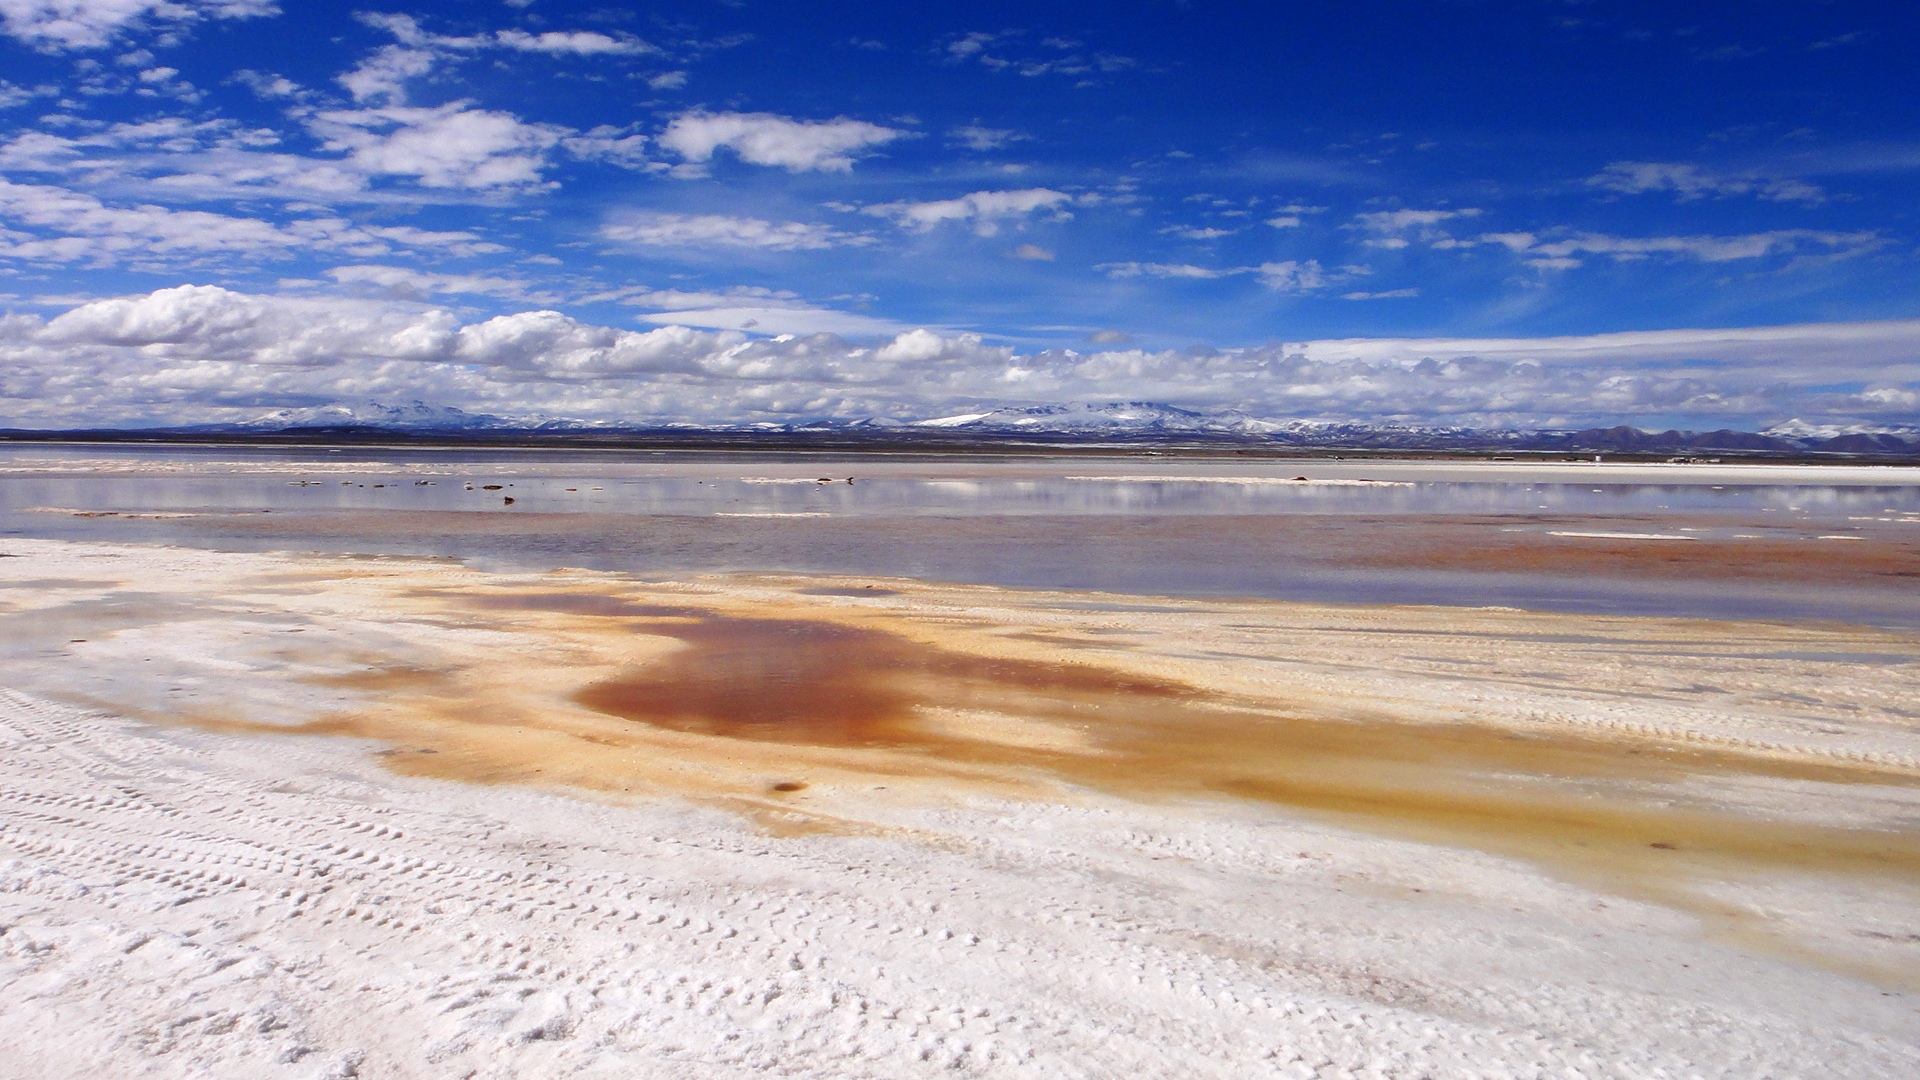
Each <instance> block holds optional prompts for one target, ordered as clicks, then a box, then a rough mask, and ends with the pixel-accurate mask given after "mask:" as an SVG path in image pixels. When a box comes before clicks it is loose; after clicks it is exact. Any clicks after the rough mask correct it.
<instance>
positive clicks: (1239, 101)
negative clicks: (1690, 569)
mask: <svg viewBox="0 0 1920 1080" xmlns="http://www.w3.org/2000/svg"><path fill="white" fill-rule="evenodd" d="M1916 29H1920V12H1916V11H1915V10H1914V9H1912V8H1911V7H1908V6H1905V5H1890V4H1884V3H1880V4H1871V3H1846V2H1831V3H1821V2H1813V0H1749V2H1745V3H1737V4H1735V3H1726V4H1689V5H1671V4H1633V3H1612V2H1606V0H1592V2H1566V0H1507V2H1500V0H1485V2H1467V0H1457V2H1447V0H1439V2H1433V0H1430V2H1422V3H1385V2H1374V3H1368V2H1358V3H1349V4H1343V5H1256V4H1209V3H1203V2H1199V0H1193V2H1188V3H1167V2H1133V3H1105V4H1051V5H1033V4H1017V5H1016V4H992V3H969V4H965V5H960V4H950V5H949V4H922V5H877V4H876V5H852V4H846V5H795V4H764V3H752V2H742V3H734V4H724V3H716V2H709V0H699V2H691V3H678V4H651V5H644V6H634V7H626V6H620V5H606V4H568V3H561V2H557V0H530V2H520V0H515V2H513V3H504V4H503V3H498V2H477V0H476V2H466V3H449V2H442V3H436V4H422V5H406V4H401V5H365V6H356V5H351V4H349V5H334V4H303V5H291V4H288V5H280V4H276V3H275V2H274V0H175V2H168V3H161V2H157V0H0V34H3V35H4V36H3V37H0V73H3V74H0V79H4V81H3V82H0V181H3V182H4V187H0V294H4V300H0V303H4V306H5V308H6V310H8V311H9V312H11V313H12V314H11V315H9V316H7V317H6V322H5V323H4V324H0V358H4V359H5V361H6V365H7V366H6V370H5V371H4V373H0V421H4V422H10V423H16V424H24V425H32V426H45V425H61V424H67V423H74V422H128V423H148V422H177V421H183V420H201V419H220V418H232V417H237V416H242V415H245V414H247V413H248V412H249V411H251V412H254V413H257V412H260V411H263V410H266V409H271V408H280V407H298V406H302V405H314V404H324V403H328V402H331V401H347V402H353V401H364V400H367V399H369V398H378V399H381V400H410V399H413V398H422V399H426V400H429V401H433V402H435V403H440V404H449V405H457V406H461V407H466V408H479V409H485V410H487V411H493V412H502V413H514V414H523V415H569V416H583V417H588V416H591V417H602V418H608V419H627V420H645V419H729V420H763V419H775V420H779V419H792V418H805V417H812V416H828V415H840V416H856V415H871V414H880V415H891V416H897V417H901V418H907V419H911V418H916V417H926V416H937V415H940V414H942V413H943V412H952V411H967V410H970V409H975V408H982V407H990V406H993V405H999V404H1029V403H1035V402H1040V401H1053V400H1117V399H1129V398H1150V399H1153V400H1162V401H1168V402H1169V403H1172V404H1181V405H1189V406H1192V407H1198V408H1206V409H1219V408H1239V409H1242V410H1245V411H1248V412H1252V413H1255V414H1257V415H1262V416H1274V417H1308V418H1317V419H1337V420H1375V421H1392V422H1404V423H1473V424H1503V425H1504V424H1519V425H1536V424H1574V423H1587V422H1614V421H1624V422H1631V423H1639V424H1641V425H1642V426H1658V425H1664V424H1668V423H1677V424H1682V425H1685V426H1720V425H1721V424H1734V425H1736V426H1761V425H1765V424H1770V423H1777V422H1779V421H1782V420H1785V419H1787V418H1789V417H1792V416H1798V417H1802V418H1805V419H1809V420H1813V421H1815V422H1842V423H1846V422H1862V423H1867V424H1877V425H1883V426H1887V425H1901V424H1911V423H1914V422H1915V421H1916V418H1920V325H1916V323H1915V320H1920V285H1917V283H1920V275H1916V273H1915V270H1916V251H1915V246H1916V239H1917V237H1916V222H1915V219H1914V212H1915V209H1916V207H1920V200H1916V198H1915V196H1916V195H1917V194H1920V182H1917V181H1920V135H1916V132H1920V125H1916V120H1920V85H1916V83H1917V82H1920V75H1917V74H1916V71H1917V70H1920V67H1917V66H1916V65H1914V64H1913V63H1912V62H1911V57H1912V55H1913V54H1914V47H1915V45H1916V44H1917V43H1920V42H1917V41H1916V38H1920V35H1917V34H1916ZM1782 327H1785V328H1788V329H1784V330H1783V329H1778V328H1782ZM1765 328H1775V329H1765Z"/></svg>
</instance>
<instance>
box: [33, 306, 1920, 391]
mask: <svg viewBox="0 0 1920 1080" xmlns="http://www.w3.org/2000/svg"><path fill="white" fill-rule="evenodd" d="M728 298H729V297H728V296H726V295H725V294H721V295H717V296H716V297H714V299H721V300H724V299H728ZM663 299H664V297H663ZM739 299H741V300H742V301H743V302H747V301H753V300H755V299H756V298H754V297H748V296H744V295H743V296H741V297H739ZM758 299H759V301H760V302H761V306H763V307H766V308H768V309H770V310H788V311H794V310H796V309H793V308H783V307H782V306H781V305H783V304H790V303H791V302H792V301H791V300H790V299H788V298H768V297H762V298H758ZM741 306H742V307H745V306H746V304H745V303H743V304H742V305H741ZM691 310H700V311H709V312H711V311H715V310H724V309H716V308H696V309H691ZM799 310H800V314H801V315H805V314H806V312H805V310H804V309H799ZM828 314H831V313H828ZM764 332H765V331H760V334H763V333H764ZM760 334H747V333H741V332H739V331H738V330H729V329H701V328H697V327H691V326H686V325H661V326H657V327H655V328H652V329H648V330H626V329H620V328H616V327H607V326H597V325H593V324H589V323H583V322H580V321H579V320H577V319H574V318H571V317H569V316H567V315H565V314H562V313H560V312H557V311H550V310H534V311H523V312H519V313H516V314H511V315H502V316H499V317H496V318H491V319H484V320H480V321H473V322H467V321H463V320H462V319H461V318H459V317H458V316H456V315H455V314H453V313H452V312H450V311H447V310H446V309H443V308H438V307H434V306H431V305H425V304H419V303H410V302H405V301H400V300H378V299H371V298H363V299H339V298H318V297H287V296H254V295H247V294H243V293H238V292H233V291H230V290H227V289H221V288H217V287H212V286H182V287H179V288H172V289H162V290H159V291H157V292H153V293H149V294H143V295H137V296H129V297H122V298H118V299H113V300H102V301H96V302H92V303H87V304H82V305H80V306H78V307H75V308H73V309H72V310H69V311H67V312H65V313H63V314H61V315H59V316H58V317H56V318H54V319H52V320H47V321H43V320H41V319H39V318H36V317H33V316H12V317H10V318H8V319H6V320H4V321H3V322H0V422H5V423H11V424H25V425H35V426H59V425H66V424H75V423H82V422H89V423H126V422H137V421H141V420H153V421H166V422H174V423H183V422H191V421H200V420H214V419H232V418H236V417H238V418H244V417H245V416H246V415H248V414H247V413H246V410H248V409H253V410H255V411H259V408H260V406H261V405H262V404H268V403H277V402H282V401H287V400H293V399H299V400H302V401H307V402H311V401H315V400H339V399H347V400H365V399H366V398H368V397H376V398H378V397H390V398H398V399H402V400H411V399H414V398H421V399H425V400H431V401H437V402H441V403H444V404H451V405H457V406H459V407H462V408H467V409H474V410H481V411H496V412H500V411H504V412H517V413H527V412H535V413H541V414H546V415H559V416H580V417H595V418H604V419H612V420H624V421H629V422H643V421H647V422H654V421H663V420H731V421H740V420H755V419H795V418H811V417H815V416H843V417H857V416H864V415H888V416H898V417H904V418H914V417H927V416H938V415H945V414H947V413H951V412H959V411H972V410H976V409H979V408H988V407H997V406H1000V405H1007V404H1033V403H1037V402H1049V401H1102V400H1106V401H1110V400H1151V401H1162V402H1167V403H1169V404H1175V405H1184V406H1189V407H1195V408H1227V407H1231V408H1236V409H1239V410H1242V411H1245V412H1248V413H1252V414H1255V415H1264V416H1271V417H1304V418H1316V419H1341V420H1356V419H1357V420H1370V421H1376V422H1378V421H1398V422H1408V423H1464V424H1475V425H1480V426H1497V425H1520V426H1535V425H1562V424H1586V423H1617V422H1621V421H1627V422H1632V421H1633V420H1634V419H1636V418H1639V417H1658V418H1661V420H1662V422H1664V421H1665V419H1666V418H1670V417H1677V416H1692V417H1697V418H1698V420H1699V423H1701V424H1712V425H1715V426H1718V425H1719V424H1723V423H1726V424H1739V425H1744V426H1755V425H1764V424H1768V423H1773V422H1777V421H1779V420H1783V419H1786V418H1787V417H1789V416H1803V417H1814V418H1829V417H1830V418H1847V417H1868V418H1877V419H1879V420H1882V421H1888V422H1908V423H1911V422H1913V421H1914V420H1916V419H1920V417H1916V416H1915V414H1914V409H1915V403H1916V402H1917V401H1920V320H1908V321H1900V322H1876V323H1831V324H1813V325H1804V326H1781V327H1761V328H1749V329H1724V330H1669V331H1650V332H1635V333H1619V334H1600V335H1591V336H1582V337H1562V338H1530V339H1528V338H1482V339H1458V338H1429V339H1413V338H1405V339H1391V338H1372V339H1347V340H1328V341H1305V342H1295V343H1288V344H1273V345H1265V346H1260V347H1257V348H1245V349H1221V350H1201V351H1186V350H1147V349H1140V348H1133V347H1124V346H1126V345H1127V342H1126V341H1125V340H1124V337H1123V336H1121V335H1117V334H1101V335H1097V336H1096V338H1095V344H1096V345H1099V346H1111V347H1108V348H1102V349H1100V350H1099V351H1092V352H1080V351H1077V350H1072V349H1051V350H1046V351H1042V352H1031V353H1021V352H1019V351H1018V350H1016V349H1013V348H1010V347H1008V346H1004V345H995V344H991V343H989V342H986V341H984V340H982V339H981V338H979V337H978V336H975V335H971V334H964V333H951V332H941V331H936V330H931V329H927V328H911V329H906V330H902V331H899V332H897V333H892V334H890V335H889V337H888V338H887V339H886V340H884V341H883V342H882V343H881V344H879V345H877V346H876V345H861V344H855V343H850V342H848V341H847V340H845V339H844V338H842V337H840V336H837V334H836V333H830V332H811V331H806V330H792V331H787V332H785V333H782V334H781V335H780V336H778V337H771V338H769V337H765V336H760Z"/></svg>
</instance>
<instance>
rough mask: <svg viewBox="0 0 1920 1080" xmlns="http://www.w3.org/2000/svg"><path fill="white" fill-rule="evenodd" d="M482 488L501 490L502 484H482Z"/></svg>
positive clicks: (482, 489)
mask: <svg viewBox="0 0 1920 1080" xmlns="http://www.w3.org/2000/svg"><path fill="white" fill-rule="evenodd" d="M480 490H481V491H499V490H500V485H499V484H481V485H480Z"/></svg>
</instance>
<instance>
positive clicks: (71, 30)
mask: <svg viewBox="0 0 1920 1080" xmlns="http://www.w3.org/2000/svg"><path fill="white" fill-rule="evenodd" d="M279 13H280V7H279V5H278V4H276V3H274V2H273V0H0V31H3V32H5V33H6V34H7V36H9V37H11V38H14V39H15V40H17V41H20V42H23V43H25V44H27V45H30V46H32V47H34V48H36V49H40V50H42V51H44V52H60V51H64V50H72V49H97V48H100V47H102V46H104V45H107V44H109V43H111V42H112V41H113V40H114V39H115V38H116V37H119V36H120V35H122V34H124V33H128V32H131V31H134V30H138V29H141V28H142V27H145V26H149V25H173V26H179V25H184V24H188V23H193V22H197V21H199V20H201V19H250V18H256V17H259V16H265V15H278V14H279Z"/></svg>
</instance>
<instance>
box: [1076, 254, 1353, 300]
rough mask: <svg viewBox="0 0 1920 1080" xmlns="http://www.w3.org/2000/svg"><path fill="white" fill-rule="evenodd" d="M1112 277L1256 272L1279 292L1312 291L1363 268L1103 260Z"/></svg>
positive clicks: (1200, 278)
mask: <svg viewBox="0 0 1920 1080" xmlns="http://www.w3.org/2000/svg"><path fill="white" fill-rule="evenodd" d="M1094 269H1095V270H1099V271H1101V272H1103V273H1105V274H1106V275H1107V276H1108V277H1111V278H1134V277H1156V278H1162V279H1187V280H1195V281H1212V280H1215V279H1218V278H1226V277H1238V276H1240V275H1242V274H1253V275H1255V276H1257V277H1258V278H1259V279H1260V283H1261V284H1262V285H1265V286H1266V287H1267V288H1269V289H1272V290H1274V291H1276V292H1291V293H1304V292H1312V291H1314V290H1316V289H1319V288H1322V287H1324V286H1326V285H1329V284H1331V283H1333V282H1334V281H1336V280H1339V279H1341V278H1344V277H1346V276H1349V275H1350V274H1352V273H1356V272H1364V271H1363V270H1362V269H1361V268H1358V267H1346V268H1344V270H1343V272H1342V273H1339V274H1329V273H1328V272H1327V271H1326V270H1325V269H1324V268H1322V267H1321V265H1320V264H1319V263H1318V262H1317V261H1315V260H1313V259H1306V260H1301V261H1295V260H1292V259H1289V260H1287V261H1285V262H1269V263H1261V264H1260V265H1259V266H1225V267H1213V266H1194V265H1193V264H1191V263H1155V262H1117V263H1101V264H1099V265H1097V266H1095V267H1094Z"/></svg>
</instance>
